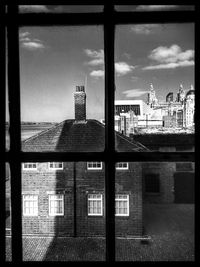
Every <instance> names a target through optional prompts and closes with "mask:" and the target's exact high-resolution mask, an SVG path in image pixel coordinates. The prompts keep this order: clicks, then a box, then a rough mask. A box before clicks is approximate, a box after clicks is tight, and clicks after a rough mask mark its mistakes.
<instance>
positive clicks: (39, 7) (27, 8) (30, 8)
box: [19, 5, 49, 13]
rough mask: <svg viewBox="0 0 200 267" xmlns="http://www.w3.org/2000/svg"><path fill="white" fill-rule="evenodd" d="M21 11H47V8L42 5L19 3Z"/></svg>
mask: <svg viewBox="0 0 200 267" xmlns="http://www.w3.org/2000/svg"><path fill="white" fill-rule="evenodd" d="M19 10H20V11H21V12H37V13H39V12H49V9H48V8H47V7H46V6H44V5H20V6H19Z"/></svg>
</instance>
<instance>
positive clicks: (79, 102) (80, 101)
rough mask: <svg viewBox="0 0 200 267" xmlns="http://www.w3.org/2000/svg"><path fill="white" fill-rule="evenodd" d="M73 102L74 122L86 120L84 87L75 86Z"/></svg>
mask: <svg viewBox="0 0 200 267" xmlns="http://www.w3.org/2000/svg"><path fill="white" fill-rule="evenodd" d="M74 102H75V120H76V121H85V120H86V93H85V87H84V86H76V92H75V93H74Z"/></svg>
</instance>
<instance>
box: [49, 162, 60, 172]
mask: <svg viewBox="0 0 200 267" xmlns="http://www.w3.org/2000/svg"><path fill="white" fill-rule="evenodd" d="M49 169H50V170H63V162H49Z"/></svg>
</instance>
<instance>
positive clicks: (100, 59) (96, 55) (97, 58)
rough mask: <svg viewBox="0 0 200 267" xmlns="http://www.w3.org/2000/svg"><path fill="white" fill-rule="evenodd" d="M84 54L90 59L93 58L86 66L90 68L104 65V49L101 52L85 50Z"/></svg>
mask: <svg viewBox="0 0 200 267" xmlns="http://www.w3.org/2000/svg"><path fill="white" fill-rule="evenodd" d="M84 52H85V53H86V55H87V56H88V57H90V58H91V60H90V61H88V62H87V63H86V64H87V65H90V66H98V65H103V64H104V51H103V49H100V50H99V51H96V50H91V49H85V50H84Z"/></svg>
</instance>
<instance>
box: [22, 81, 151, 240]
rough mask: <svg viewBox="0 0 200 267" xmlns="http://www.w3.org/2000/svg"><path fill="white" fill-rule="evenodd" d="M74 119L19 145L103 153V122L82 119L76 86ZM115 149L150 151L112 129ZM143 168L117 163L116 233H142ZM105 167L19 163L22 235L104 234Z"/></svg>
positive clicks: (83, 105)
mask: <svg viewBox="0 0 200 267" xmlns="http://www.w3.org/2000/svg"><path fill="white" fill-rule="evenodd" d="M74 98H75V120H65V121H63V122H62V123H60V124H59V125H56V126H54V127H52V128H51V129H49V130H46V131H43V132H41V133H40V134H38V135H35V136H32V137H30V138H29V139H27V140H25V141H24V142H23V144H22V150H23V151H26V152H30V151H37V152H40V151H43V152H44V151H46V152H47V151H60V152H69V151H70V152H75V151H76V152H79V151H84V152H91V151H103V150H104V140H105V128H104V125H103V124H101V123H100V122H98V121H96V120H86V94H85V92H84V87H83V86H80V87H79V86H78V87H76V92H75V95H74ZM116 144H117V146H116V148H117V150H118V151H148V149H147V148H145V147H144V146H143V145H142V144H140V143H139V142H135V141H131V139H130V138H128V137H125V136H123V135H122V134H120V133H116ZM141 177H142V166H141V164H139V163H126V162H124V163H118V164H117V165H116V176H115V187H116V195H115V204H116V235H117V236H141V235H142V234H143V232H142V229H143V225H142V179H141ZM104 180H105V166H104V163H102V162H45V163H24V164H23V165H22V195H23V197H22V204H23V220H22V221H23V223H22V225H23V233H24V234H45V235H56V236H104V235H105V186H104Z"/></svg>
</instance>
